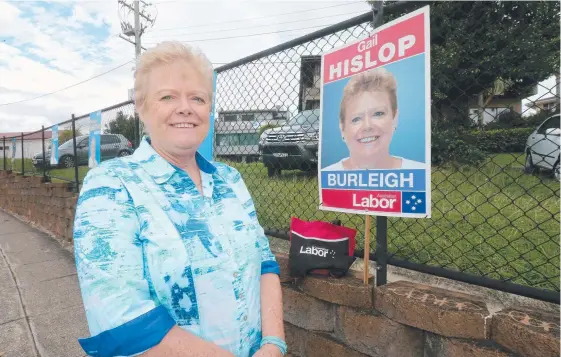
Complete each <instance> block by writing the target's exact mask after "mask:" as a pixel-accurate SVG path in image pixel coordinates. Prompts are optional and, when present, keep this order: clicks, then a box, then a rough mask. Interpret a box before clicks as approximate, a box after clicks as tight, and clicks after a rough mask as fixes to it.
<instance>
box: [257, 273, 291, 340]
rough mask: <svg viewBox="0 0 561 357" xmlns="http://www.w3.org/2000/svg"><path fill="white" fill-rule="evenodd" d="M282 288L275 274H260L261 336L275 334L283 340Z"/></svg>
mask: <svg viewBox="0 0 561 357" xmlns="http://www.w3.org/2000/svg"><path fill="white" fill-rule="evenodd" d="M283 321H284V319H283V312H282V290H281V285H280V279H279V276H278V275H277V274H273V273H269V274H263V275H262V276H261V324H262V332H263V336H275V337H278V338H280V339H282V340H284V338H285V337H284V322H283Z"/></svg>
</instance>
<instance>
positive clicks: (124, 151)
mask: <svg viewBox="0 0 561 357" xmlns="http://www.w3.org/2000/svg"><path fill="white" fill-rule="evenodd" d="M130 154H131V153H130V152H128V151H127V150H123V151H121V152H120V153H119V157H123V156H129V155H130Z"/></svg>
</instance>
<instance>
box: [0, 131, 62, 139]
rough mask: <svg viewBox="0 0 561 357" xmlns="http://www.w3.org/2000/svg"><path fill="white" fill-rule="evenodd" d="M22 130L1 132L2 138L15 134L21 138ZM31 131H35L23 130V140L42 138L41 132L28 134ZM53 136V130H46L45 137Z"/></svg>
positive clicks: (11, 136)
mask: <svg viewBox="0 0 561 357" xmlns="http://www.w3.org/2000/svg"><path fill="white" fill-rule="evenodd" d="M21 133H22V132H21V131H20V132H8V133H0V140H2V138H3V137H6V139H8V138H10V139H11V138H13V137H14V136H16V137H17V139H21ZM29 133H33V132H32V131H24V132H23V140H24V141H25V140H41V138H42V137H43V136H42V134H41V132H38V133H33V134H30V135H28V134H29ZM52 136H53V132H52V131H50V130H45V139H51V138H52Z"/></svg>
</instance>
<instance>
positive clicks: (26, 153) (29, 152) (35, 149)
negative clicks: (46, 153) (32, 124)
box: [0, 137, 50, 159]
mask: <svg viewBox="0 0 561 357" xmlns="http://www.w3.org/2000/svg"><path fill="white" fill-rule="evenodd" d="M49 143H50V140H45V149H47V148H48V147H49ZM1 146H2V142H1V141H0V147H1ZM6 147H7V148H6V150H5V153H6V158H7V159H10V158H11V157H12V139H9V140H8V139H6ZM41 151H43V144H42V140H41V139H33V140H26V139H25V137H24V140H23V157H24V158H25V159H31V158H32V157H33V155H35V154H37V153H39V152H41ZM0 155H4V154H3V153H2V151H1V150H0ZM16 159H21V139H16Z"/></svg>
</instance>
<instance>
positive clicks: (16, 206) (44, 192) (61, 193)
mask: <svg viewBox="0 0 561 357" xmlns="http://www.w3.org/2000/svg"><path fill="white" fill-rule="evenodd" d="M77 199H78V195H77V194H76V193H75V192H72V184H70V183H44V182H43V178H42V177H40V176H31V177H30V176H22V175H21V174H14V173H11V172H10V171H0V208H3V209H5V210H6V211H8V212H10V213H13V214H16V215H18V216H19V217H21V218H23V219H25V220H26V221H28V222H29V223H32V224H34V225H35V226H37V227H40V228H41V229H42V230H44V231H46V232H48V233H50V234H51V235H53V236H55V237H56V238H57V239H58V240H59V241H61V242H63V243H69V242H71V241H72V226H73V222H74V211H75V208H76V202H77Z"/></svg>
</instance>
